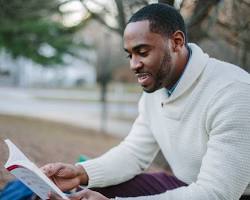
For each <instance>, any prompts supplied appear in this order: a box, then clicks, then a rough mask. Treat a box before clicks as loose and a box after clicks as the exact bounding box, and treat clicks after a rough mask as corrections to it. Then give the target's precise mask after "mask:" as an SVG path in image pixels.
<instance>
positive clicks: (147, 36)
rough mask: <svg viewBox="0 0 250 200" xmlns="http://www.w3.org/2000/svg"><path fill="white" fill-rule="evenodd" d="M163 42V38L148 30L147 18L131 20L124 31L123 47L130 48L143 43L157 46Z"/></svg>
mask: <svg viewBox="0 0 250 200" xmlns="http://www.w3.org/2000/svg"><path fill="white" fill-rule="evenodd" d="M163 43H164V38H163V36H161V35H160V34H158V33H154V32H151V31H150V24H149V21H148V20H144V21H138V22H131V23H129V24H128V25H127V26H126V28H125V31H124V48H125V49H130V48H133V47H135V46H138V45H141V44H144V45H149V46H157V45H160V44H163Z"/></svg>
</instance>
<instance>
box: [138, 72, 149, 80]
mask: <svg viewBox="0 0 250 200" xmlns="http://www.w3.org/2000/svg"><path fill="white" fill-rule="evenodd" d="M136 76H137V77H138V78H142V79H144V78H146V77H147V76H148V73H140V74H136Z"/></svg>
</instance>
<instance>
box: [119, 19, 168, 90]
mask: <svg viewBox="0 0 250 200" xmlns="http://www.w3.org/2000/svg"><path fill="white" fill-rule="evenodd" d="M124 49H125V51H126V52H127V53H128V54H129V58H130V68H131V69H132V71H133V72H134V73H135V75H136V77H137V79H138V83H139V84H140V85H141V86H142V87H143V90H144V91H145V92H149V93H150V92H154V91H156V90H158V89H160V88H162V87H168V86H169V82H170V80H171V74H172V71H173V64H172V59H171V54H170V53H171V52H170V48H169V41H168V39H167V38H165V37H163V36H162V35H160V34H158V33H153V32H151V31H150V29H149V21H146V20H145V21H138V22H132V23H129V24H128V25H127V27H126V29H125V31H124Z"/></svg>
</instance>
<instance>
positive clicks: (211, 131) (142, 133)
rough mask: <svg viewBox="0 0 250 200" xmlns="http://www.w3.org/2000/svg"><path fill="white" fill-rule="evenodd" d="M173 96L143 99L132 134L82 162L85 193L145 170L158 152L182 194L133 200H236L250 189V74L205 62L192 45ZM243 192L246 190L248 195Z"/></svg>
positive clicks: (162, 91) (163, 93) (158, 94)
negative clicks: (179, 184) (97, 156)
mask: <svg viewBox="0 0 250 200" xmlns="http://www.w3.org/2000/svg"><path fill="white" fill-rule="evenodd" d="M189 46H190V48H191V49H192V55H191V58H190V60H189V63H188V65H187V67H186V70H185V72H184V74H183V76H182V78H181V80H180V82H179V84H178V85H177V87H176V89H175V91H174V92H173V94H172V95H171V96H170V97H168V96H167V94H166V90H165V89H160V90H158V91H156V92H154V93H151V94H147V93H144V94H143V95H142V97H141V100H140V102H139V116H138V118H137V119H136V121H135V123H134V125H133V127H132V129H131V132H130V133H129V135H128V136H127V137H126V138H125V140H124V141H123V142H122V143H121V144H120V145H118V146H117V147H115V148H113V149H111V150H110V151H108V152H107V153H106V154H104V155H103V156H101V157H99V158H96V159H93V160H90V161H87V162H84V163H82V165H83V167H84V168H85V169H86V171H87V173H88V175H89V185H88V187H103V186H108V185H115V184H118V183H121V182H124V181H126V180H128V179H131V178H132V177H134V176H135V175H136V174H139V173H141V172H142V171H143V170H144V169H146V168H147V167H148V166H149V165H150V163H151V162H152V160H153V158H154V157H155V155H156V154H157V152H158V151H159V149H161V150H162V152H163V154H164V156H165V157H166V159H167V161H168V162H169V164H170V166H171V168H172V170H173V173H174V174H175V176H176V177H177V178H178V179H180V180H182V181H183V182H185V183H187V184H188V186H187V187H181V188H178V189H174V190H170V191H167V192H165V193H162V194H159V195H154V196H146V197H145V196H142V197H136V198H117V199H134V200H147V199H148V200H187V199H188V200H189V199H190V200H238V199H239V198H240V196H241V195H242V194H243V192H244V191H245V189H246V188H247V186H248V184H249V183H250V75H249V74H248V73H246V72H245V71H243V70H242V69H240V68H239V67H236V66H234V65H231V64H229V63H225V62H221V61H219V60H216V59H213V58H209V56H208V55H207V54H204V53H203V52H202V50H201V49H200V48H199V47H198V46H196V45H195V44H189ZM245 193H246V191H245Z"/></svg>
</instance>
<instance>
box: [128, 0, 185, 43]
mask: <svg viewBox="0 0 250 200" xmlns="http://www.w3.org/2000/svg"><path fill="white" fill-rule="evenodd" d="M143 20H148V21H149V23H150V31H152V32H154V33H159V34H161V35H163V36H165V37H170V36H171V35H172V34H173V33H174V32H176V31H177V30H180V31H182V32H183V33H184V36H185V43H187V33H186V27H185V23H184V20H183V17H182V16H181V14H180V13H179V11H177V10H176V9H175V8H174V7H172V6H170V5H167V4H163V3H154V4H149V5H147V6H145V7H143V8H141V9H140V10H138V11H137V12H136V13H135V14H133V15H132V17H131V18H130V19H129V21H128V23H127V24H129V23H131V22H138V21H143Z"/></svg>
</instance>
